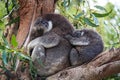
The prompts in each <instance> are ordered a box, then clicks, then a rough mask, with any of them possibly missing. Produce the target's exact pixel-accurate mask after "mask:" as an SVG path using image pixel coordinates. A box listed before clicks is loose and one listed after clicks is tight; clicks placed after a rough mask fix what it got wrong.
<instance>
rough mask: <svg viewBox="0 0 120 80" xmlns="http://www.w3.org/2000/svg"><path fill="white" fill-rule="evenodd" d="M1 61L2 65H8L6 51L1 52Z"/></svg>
mask: <svg viewBox="0 0 120 80" xmlns="http://www.w3.org/2000/svg"><path fill="white" fill-rule="evenodd" d="M2 61H3V63H4V64H5V65H7V64H8V63H7V53H6V51H3V52H2Z"/></svg>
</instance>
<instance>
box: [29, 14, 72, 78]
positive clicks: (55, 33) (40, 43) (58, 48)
mask: <svg viewBox="0 0 120 80" xmlns="http://www.w3.org/2000/svg"><path fill="white" fill-rule="evenodd" d="M73 30H74V29H73V26H72V25H71V24H70V23H69V21H68V20H67V19H66V18H64V17H63V16H61V15H59V14H46V15H44V16H43V17H39V18H38V19H37V20H36V21H35V23H34V26H33V27H32V30H31V41H30V43H29V44H28V46H27V51H28V53H30V55H31V58H32V60H33V63H34V65H35V67H36V68H37V71H38V75H40V76H49V75H52V74H54V73H56V72H58V71H60V70H62V69H65V68H66V67H68V66H70V64H69V59H68V56H69V53H70V50H71V49H72V46H71V44H70V43H69V41H68V40H66V39H65V36H66V35H68V34H71V33H72V32H73ZM40 31H41V32H40Z"/></svg>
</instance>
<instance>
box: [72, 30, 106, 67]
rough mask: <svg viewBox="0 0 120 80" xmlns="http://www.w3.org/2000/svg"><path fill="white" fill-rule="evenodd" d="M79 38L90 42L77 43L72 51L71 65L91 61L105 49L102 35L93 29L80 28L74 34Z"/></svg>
mask: <svg viewBox="0 0 120 80" xmlns="http://www.w3.org/2000/svg"><path fill="white" fill-rule="evenodd" d="M74 39H78V42H79V41H81V42H83V43H84V41H86V42H87V43H88V44H87V45H86V44H85V45H84V44H82V45H75V46H74V48H73V49H72V50H71V53H70V60H71V65H81V64H83V63H87V62H90V61H91V60H92V59H93V58H95V57H96V56H97V55H98V54H100V53H101V52H102V51H103V49H104V44H103V41H102V38H101V36H100V35H99V34H98V33H97V32H96V31H93V30H91V29H83V30H78V31H76V32H75V33H74V34H73V39H72V40H74ZM82 39H83V40H82ZM74 42H75V40H74Z"/></svg>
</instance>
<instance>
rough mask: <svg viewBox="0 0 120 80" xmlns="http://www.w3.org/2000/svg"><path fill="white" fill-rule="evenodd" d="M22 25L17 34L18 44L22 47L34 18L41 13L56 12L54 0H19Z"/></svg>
mask: <svg viewBox="0 0 120 80" xmlns="http://www.w3.org/2000/svg"><path fill="white" fill-rule="evenodd" d="M19 4H20V8H19V15H20V26H19V29H18V34H17V41H18V46H19V48H21V47H22V46H23V44H24V43H25V40H26V39H27V35H28V32H29V30H30V27H31V26H32V25H33V22H34V20H35V19H36V18H37V17H38V16H41V15H44V14H47V13H52V12H54V6H55V4H54V0H50V1H49V0H19Z"/></svg>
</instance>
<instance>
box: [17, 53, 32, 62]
mask: <svg viewBox="0 0 120 80" xmlns="http://www.w3.org/2000/svg"><path fill="white" fill-rule="evenodd" d="M18 55H19V57H20V58H24V59H27V60H31V58H30V57H29V56H26V55H24V54H22V53H18Z"/></svg>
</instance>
